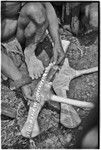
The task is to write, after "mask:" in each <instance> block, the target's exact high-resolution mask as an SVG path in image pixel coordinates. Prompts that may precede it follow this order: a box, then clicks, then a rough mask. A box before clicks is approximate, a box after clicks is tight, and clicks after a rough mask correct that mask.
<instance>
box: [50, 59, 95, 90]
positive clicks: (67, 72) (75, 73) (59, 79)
mask: <svg viewBox="0 0 101 150" xmlns="http://www.w3.org/2000/svg"><path fill="white" fill-rule="evenodd" d="M97 71H98V67H93V68H89V69H84V70H74V69H73V68H71V67H70V66H69V62H68V59H67V58H66V59H65V61H64V64H63V66H62V68H61V70H60V71H59V73H58V74H56V77H55V79H54V81H53V88H54V90H55V91H57V89H61V88H62V89H65V90H69V83H70V81H71V80H72V79H73V78H76V77H79V76H81V75H84V74H89V73H94V72H97Z"/></svg>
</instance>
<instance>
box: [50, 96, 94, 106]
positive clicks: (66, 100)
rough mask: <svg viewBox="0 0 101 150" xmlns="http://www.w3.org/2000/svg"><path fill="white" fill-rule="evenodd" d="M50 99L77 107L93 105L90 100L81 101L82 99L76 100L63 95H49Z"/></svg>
mask: <svg viewBox="0 0 101 150" xmlns="http://www.w3.org/2000/svg"><path fill="white" fill-rule="evenodd" d="M50 99H51V100H52V101H56V102H60V103H66V104H69V105H74V106H77V107H86V108H93V107H94V104H93V103H91V102H83V101H79V100H76V99H75V100H73V99H70V98H63V97H60V96H56V95H51V96H50Z"/></svg>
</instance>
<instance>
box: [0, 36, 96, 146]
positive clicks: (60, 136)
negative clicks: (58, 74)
mask: <svg viewBox="0 0 101 150" xmlns="http://www.w3.org/2000/svg"><path fill="white" fill-rule="evenodd" d="M82 45H83V44H82ZM38 49H39V50H40V51H41V49H44V50H46V49H47V50H50V51H49V53H48V55H49V56H50V57H51V51H52V47H51V44H50V43H49V41H48V39H46V40H45V41H44V42H43V43H41V44H40V45H39V47H38ZM39 55H41V52H39ZM39 57H41V56H39ZM67 57H68V59H69V64H70V66H71V67H72V68H74V69H76V70H78V69H79V70H81V69H87V68H91V67H95V66H98V45H97V40H96V41H95V42H93V44H91V45H90V46H88V47H87V45H86V47H85V45H84V48H83V56H81V53H80V51H79V50H78V49H76V48H75V45H74V43H73V42H72V43H71V45H70V47H69V49H68V53H67ZM48 63H49V59H47V65H48ZM44 64H46V62H45V63H44ZM23 69H24V67H23V66H22V71H23ZM38 81H39V80H37V81H34V83H33V85H34V87H35V85H36V84H37V82H38ZM1 92H2V93H1V101H2V102H5V103H6V104H7V105H8V107H11V108H13V109H14V110H15V111H16V117H15V118H14V119H11V118H9V117H5V116H2V119H1V143H2V149H10V148H12V149H30V148H39V149H41V148H47V149H48V148H50V149H53V148H80V140H81V139H82V135H83V134H84V132H85V128H86V127H89V126H91V124H93V121H94V118H96V117H97V115H96V114H97V109H98V106H97V105H98V73H97V72H96V73H91V74H88V75H82V76H80V77H78V78H75V79H73V80H72V81H71V82H70V85H69V91H67V95H68V97H69V98H73V99H78V100H81V101H89V102H93V103H94V104H95V105H96V107H95V108H94V110H87V109H81V108H77V107H74V108H75V110H76V111H77V112H78V114H79V116H80V118H81V120H82V122H81V124H80V125H79V126H78V127H76V128H74V129H68V128H65V127H64V126H63V125H62V124H61V123H60V121H59V114H60V103H57V102H46V103H45V105H44V106H43V108H42V110H41V112H40V114H39V117H38V122H39V126H40V130H41V133H40V135H38V136H36V137H35V138H33V139H32V140H29V139H27V138H24V137H22V136H21V135H19V132H20V130H21V129H22V127H23V124H24V122H25V121H26V117H27V114H28V106H27V105H26V102H25V100H24V98H23V96H22V93H21V91H20V90H17V91H11V90H10V89H9V81H7V82H2V85H1ZM91 118H92V119H91ZM91 122H92V123H91ZM78 143H79V144H78Z"/></svg>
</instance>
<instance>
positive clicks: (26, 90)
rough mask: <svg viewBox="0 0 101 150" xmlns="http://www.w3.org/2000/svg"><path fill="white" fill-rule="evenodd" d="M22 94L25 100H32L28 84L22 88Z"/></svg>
mask: <svg viewBox="0 0 101 150" xmlns="http://www.w3.org/2000/svg"><path fill="white" fill-rule="evenodd" d="M22 92H23V95H24V98H25V99H26V100H33V97H32V90H31V87H30V85H29V84H28V85H25V86H23V87H22Z"/></svg>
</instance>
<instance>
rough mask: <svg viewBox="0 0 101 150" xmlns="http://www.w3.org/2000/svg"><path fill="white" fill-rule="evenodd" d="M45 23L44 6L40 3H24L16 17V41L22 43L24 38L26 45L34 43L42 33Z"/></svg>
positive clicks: (45, 26)
mask: <svg viewBox="0 0 101 150" xmlns="http://www.w3.org/2000/svg"><path fill="white" fill-rule="evenodd" d="M47 25H48V24H47V21H46V14H45V8H44V6H43V5H42V4H41V3H37V2H36V3H33V2H32V3H27V4H25V5H24V7H23V8H22V9H21V12H20V16H19V19H18V29H17V39H18V41H19V42H20V43H21V44H23V43H25V40H26V45H29V44H30V43H33V44H34V43H35V42H36V41H38V39H40V38H39V37H41V36H42V35H41V34H44V32H45V30H46V28H47ZM38 36H39V37H38Z"/></svg>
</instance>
